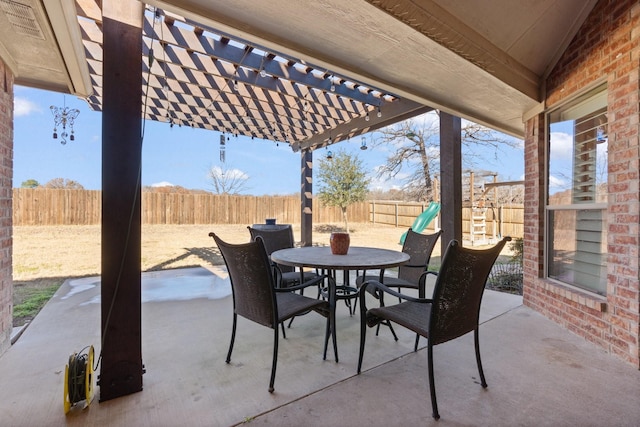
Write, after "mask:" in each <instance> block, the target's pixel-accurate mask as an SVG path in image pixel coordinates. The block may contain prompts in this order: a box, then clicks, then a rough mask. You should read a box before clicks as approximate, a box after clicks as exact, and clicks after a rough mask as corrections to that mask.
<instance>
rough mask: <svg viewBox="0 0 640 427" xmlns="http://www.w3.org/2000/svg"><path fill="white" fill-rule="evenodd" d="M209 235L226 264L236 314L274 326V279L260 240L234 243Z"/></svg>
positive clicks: (275, 312) (275, 313)
mask: <svg viewBox="0 0 640 427" xmlns="http://www.w3.org/2000/svg"><path fill="white" fill-rule="evenodd" d="M212 237H213V239H214V240H215V241H216V244H217V245H218V249H220V253H221V254H222V258H224V263H225V264H226V265H227V271H228V272H229V279H230V280H231V291H232V294H233V307H234V310H235V312H236V314H237V315H239V316H242V317H245V318H247V319H249V320H252V321H254V322H256V323H259V324H261V325H264V326H268V327H270V328H273V327H275V326H274V323H275V319H277V314H278V313H277V310H278V309H277V304H276V297H275V291H274V278H273V274H272V272H271V271H272V269H271V263H270V262H269V259H268V258H267V253H266V252H265V248H264V244H263V242H262V240H261V239H256V240H255V241H252V242H249V243H242V244H238V245H236V244H230V243H227V242H224V241H223V240H221V239H220V238H219V237H218V236H216V235H215V234H213V236H212Z"/></svg>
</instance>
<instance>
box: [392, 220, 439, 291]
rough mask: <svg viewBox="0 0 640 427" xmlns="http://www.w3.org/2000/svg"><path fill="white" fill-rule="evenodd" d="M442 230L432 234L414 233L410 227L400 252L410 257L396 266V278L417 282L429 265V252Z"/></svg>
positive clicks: (431, 250)
mask: <svg viewBox="0 0 640 427" xmlns="http://www.w3.org/2000/svg"><path fill="white" fill-rule="evenodd" d="M440 234H442V230H439V231H437V232H436V233H433V234H421V233H416V232H415V231H413V230H412V229H409V231H407V236H406V238H405V240H404V244H403V245H402V252H404V253H406V254H407V255H409V256H410V257H411V258H410V259H409V262H407V263H406V264H405V265H401V266H400V267H398V278H400V279H402V280H406V281H408V282H411V283H415V284H417V283H418V281H419V280H420V276H421V275H422V273H424V272H425V271H426V270H427V268H428V267H429V260H430V259H431V253H432V252H433V248H434V247H435V246H436V242H437V241H438V238H439V237H440Z"/></svg>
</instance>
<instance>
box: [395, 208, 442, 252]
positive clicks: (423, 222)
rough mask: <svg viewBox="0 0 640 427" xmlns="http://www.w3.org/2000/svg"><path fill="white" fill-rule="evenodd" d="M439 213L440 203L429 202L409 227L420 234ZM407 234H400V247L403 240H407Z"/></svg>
mask: <svg viewBox="0 0 640 427" xmlns="http://www.w3.org/2000/svg"><path fill="white" fill-rule="evenodd" d="M439 212H440V203H438V202H431V203H430V204H429V206H428V207H427V209H426V210H425V211H424V212H422V213H421V214H420V215H418V216H417V217H416V219H415V221H413V224H412V225H411V229H412V230H413V231H415V232H416V233H422V231H423V230H424V229H425V228H427V226H428V225H429V224H430V223H431V221H433V219H434V218H435V217H436V216H438V213H439ZM407 233H408V230H407V231H405V232H404V233H402V236H401V237H400V244H401V245H403V244H404V240H405V239H406V238H407Z"/></svg>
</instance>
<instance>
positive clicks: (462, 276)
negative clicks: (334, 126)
mask: <svg viewBox="0 0 640 427" xmlns="http://www.w3.org/2000/svg"><path fill="white" fill-rule="evenodd" d="M510 240H511V238H510V237H505V238H504V239H502V240H501V241H500V242H498V243H497V244H496V245H495V246H493V247H491V248H489V249H468V248H463V247H462V246H461V245H460V244H459V243H458V241H457V240H452V241H451V242H449V246H448V247H447V250H446V252H445V254H444V256H443V257H442V264H441V265H440V270H439V272H438V277H437V279H436V284H435V288H434V290H433V305H432V307H431V322H430V324H429V340H430V342H431V343H432V344H433V345H436V344H440V343H443V342H446V341H449V340H452V339H454V338H457V337H459V336H461V335H464V334H466V333H467V332H470V331H472V330H474V329H475V328H477V327H478V317H479V315H480V304H481V302H482V294H483V292H484V287H485V283H486V281H487V278H488V277H489V273H490V272H491V268H492V267H493V264H494V263H495V261H496V259H497V258H498V255H500V252H501V251H502V248H503V247H504V245H505V244H506V243H507V242H508V241H510Z"/></svg>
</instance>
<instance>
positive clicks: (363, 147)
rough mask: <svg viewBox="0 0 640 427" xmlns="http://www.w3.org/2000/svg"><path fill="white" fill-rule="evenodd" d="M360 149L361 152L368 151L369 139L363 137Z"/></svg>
mask: <svg viewBox="0 0 640 427" xmlns="http://www.w3.org/2000/svg"><path fill="white" fill-rule="evenodd" d="M360 149H361V150H366V149H367V138H365V137H364V136H363V137H362V143H361V144H360Z"/></svg>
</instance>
